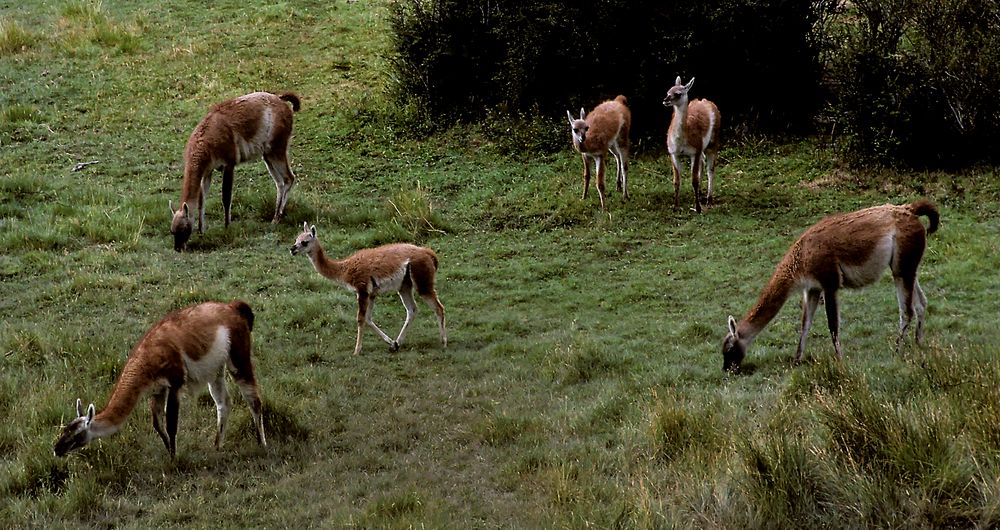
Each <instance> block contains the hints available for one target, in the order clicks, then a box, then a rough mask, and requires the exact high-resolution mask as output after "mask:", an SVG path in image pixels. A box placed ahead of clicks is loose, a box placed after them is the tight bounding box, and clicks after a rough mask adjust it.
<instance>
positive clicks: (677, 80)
mask: <svg viewBox="0 0 1000 530" xmlns="http://www.w3.org/2000/svg"><path fill="white" fill-rule="evenodd" d="M679 84H681V76H677V79H676V80H675V81H674V85H679Z"/></svg>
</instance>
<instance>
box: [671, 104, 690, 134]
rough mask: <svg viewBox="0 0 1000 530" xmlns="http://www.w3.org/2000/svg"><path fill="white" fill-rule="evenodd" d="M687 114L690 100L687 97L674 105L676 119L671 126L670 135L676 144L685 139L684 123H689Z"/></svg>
mask: <svg viewBox="0 0 1000 530" xmlns="http://www.w3.org/2000/svg"><path fill="white" fill-rule="evenodd" d="M687 113H688V99H687V97H685V98H684V99H682V100H680V101H678V102H677V104H676V105H674V118H673V122H672V123H671V124H670V133H671V134H672V135H673V137H674V141H675V142H680V141H681V140H683V138H684V123H685V122H686V121H687Z"/></svg>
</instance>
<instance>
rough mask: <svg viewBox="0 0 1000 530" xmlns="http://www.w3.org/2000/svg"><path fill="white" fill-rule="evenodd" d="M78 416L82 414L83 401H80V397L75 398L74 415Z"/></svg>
mask: <svg viewBox="0 0 1000 530" xmlns="http://www.w3.org/2000/svg"><path fill="white" fill-rule="evenodd" d="M80 416H83V402H82V401H80V398H76V417H77V418H79V417H80Z"/></svg>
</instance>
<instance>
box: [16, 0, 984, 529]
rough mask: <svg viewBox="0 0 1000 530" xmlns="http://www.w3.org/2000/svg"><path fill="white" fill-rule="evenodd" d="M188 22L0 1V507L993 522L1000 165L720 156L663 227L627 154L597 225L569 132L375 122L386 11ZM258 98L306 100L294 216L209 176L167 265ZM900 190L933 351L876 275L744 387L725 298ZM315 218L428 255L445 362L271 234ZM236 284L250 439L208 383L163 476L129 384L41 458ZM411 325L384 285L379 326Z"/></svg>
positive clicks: (739, 309)
mask: <svg viewBox="0 0 1000 530" xmlns="http://www.w3.org/2000/svg"><path fill="white" fill-rule="evenodd" d="M121 4H125V5H121ZM202 6H203V3H202V2H193V1H182V2H145V1H143V2H128V3H111V2H108V3H103V4H102V3H100V2H97V3H95V2H83V1H67V2H61V1H60V2H32V3H24V4H16V5H15V4H9V3H8V4H0V164H2V167H3V168H4V170H3V171H2V172H0V281H2V289H0V290H2V296H0V317H2V318H0V320H2V321H0V353H2V354H3V355H2V357H0V363H2V364H0V366H2V377H0V412H2V413H3V414H4V416H5V417H6V418H5V421H2V422H0V496H2V497H3V498H4V502H3V503H0V526H3V527H12V526H35V527H67V526H116V527H118V526H121V527H143V528H146V527H151V526H168V525H192V526H209V525H219V524H222V525H224V526H234V527H244V526H289V525H295V526H357V527H399V528H407V527H417V526H422V527H515V528H521V527H573V528H577V527H586V526H595V527H612V526H620V527H629V528H632V527H635V528H651V527H673V526H679V527H698V528H704V527H728V528H739V527H789V528H791V527H839V526H886V527H942V526H958V527H970V526H977V525H978V526H983V527H989V526H996V525H997V524H1000V500H998V499H1000V468H998V466H1000V454H998V452H997V447H998V443H1000V436H998V434H997V433H998V432H1000V430H998V429H997V426H998V425H1000V405H998V404H1000V390H998V389H1000V365H998V363H997V361H996V359H995V351H996V344H997V343H998V339H1000V332H998V330H997V327H996V326H995V325H993V323H992V321H991V317H992V316H993V315H995V314H996V313H997V309H998V307H997V302H996V295H995V290H996V288H997V285H998V283H997V275H996V272H995V271H996V270H998V269H1000V252H998V243H997V241H998V240H1000V222H998V221H997V216H996V211H997V208H998V206H1000V184H998V178H997V175H996V172H995V170H994V169H993V168H982V169H977V170H972V171H968V172H966V173H963V174H957V175H950V174H937V173H919V174H918V173H874V174H865V175H859V174H857V173H855V172H852V171H849V170H846V169H843V168H842V167H840V166H839V164H838V163H837V161H836V160H837V157H836V153H835V152H833V151H832V150H830V149H828V148H827V147H825V146H823V145H821V143H820V142H818V141H803V142H801V143H783V144H778V145H776V144H773V143H771V142H767V141H760V142H753V141H745V142H743V143H740V144H736V143H732V142H731V143H730V144H729V146H728V147H727V149H726V150H724V152H723V157H722V164H721V166H720V169H719V175H720V177H719V180H720V181H719V182H718V183H717V195H718V198H719V204H718V206H717V207H715V208H713V209H710V210H709V211H708V212H707V213H705V214H704V215H701V216H697V215H695V214H693V213H691V212H689V211H688V209H687V207H685V208H683V209H682V210H680V211H675V210H673V208H672V194H673V191H672V185H671V183H670V182H669V162H668V160H667V159H666V158H665V157H664V156H662V155H660V154H657V153H655V152H654V151H655V150H653V149H648V150H646V154H643V155H640V156H639V157H638V158H637V159H636V160H634V163H633V165H632V173H631V177H632V178H631V182H632V185H631V190H630V192H631V194H632V200H631V201H630V202H628V203H623V202H622V201H621V197H620V194H617V193H614V192H612V193H611V195H610V213H609V214H604V213H601V212H600V211H599V208H598V206H597V197H596V193H595V191H596V190H591V194H590V197H589V198H588V199H587V200H585V201H581V199H580V193H581V183H580V180H581V179H580V176H579V175H580V172H581V168H580V161H579V158H578V155H575V154H574V153H573V152H572V150H571V148H570V146H569V133H568V131H567V139H566V149H565V151H564V152H561V153H559V154H557V155H552V156H539V155H535V154H533V153H531V152H529V151H525V150H519V149H517V147H518V146H519V145H521V144H525V143H530V138H528V137H526V136H525V135H524V133H520V132H518V131H515V130H510V128H509V127H508V126H507V125H506V124H498V125H494V126H492V127H485V126H475V125H467V126H462V127H459V128H456V129H453V130H450V131H445V132H441V133H439V134H436V135H434V136H432V137H425V136H424V135H422V134H420V132H419V131H414V130H413V129H412V128H411V127H410V126H407V125H406V124H407V123H413V122H412V121H407V120H403V119H397V118H398V117H399V116H401V115H402V114H405V113H406V109H396V108H394V107H393V104H392V103H391V101H390V100H389V99H388V96H387V89H386V87H387V86H389V85H390V83H391V82H392V74H391V71H390V70H389V60H388V53H389V52H390V41H389V36H388V34H387V26H388V25H387V23H386V17H387V13H388V10H387V8H386V5H385V3H383V2H365V1H358V2H335V3H331V2H320V1H312V2H310V1H295V2H281V3H269V2H255V1H240V2H235V1H222V2H215V3H213V7H212V8H210V9H205V8H203V7H202ZM703 89H704V90H705V95H708V93H709V92H710V90H709V87H703ZM254 90H272V91H281V90H295V91H297V92H298V93H299V94H300V95H301V96H302V104H303V105H302V110H301V112H299V113H298V114H296V117H295V118H296V122H295V135H294V137H293V140H292V147H291V158H292V164H293V168H294V170H295V172H296V175H297V176H298V180H297V184H296V187H295V189H293V191H292V194H291V199H290V201H289V207H288V213H287V216H286V218H285V219H284V221H283V222H281V223H280V224H277V225H272V224H271V223H270V218H271V215H272V213H273V211H272V208H273V202H274V185H273V183H272V182H271V179H270V177H269V176H268V175H267V172H266V170H265V168H264V165H263V164H262V163H249V164H245V165H243V166H240V167H238V168H237V170H236V185H235V192H234V196H235V199H234V206H233V217H234V223H233V225H231V226H230V227H229V228H228V230H227V229H224V228H223V226H222V206H221V200H220V192H219V187H220V181H221V179H220V178H216V180H215V185H214V187H213V190H212V193H211V194H210V196H209V198H208V204H207V214H206V215H207V223H208V229H207V231H206V233H205V234H204V235H197V234H196V235H195V236H194V237H193V239H192V241H191V244H190V251H189V252H186V253H183V254H178V253H175V252H174V251H173V249H172V239H171V237H170V234H169V219H170V217H169V215H170V212H169V211H168V209H167V202H168V200H171V199H172V200H175V201H176V200H177V198H178V196H179V189H180V180H181V174H182V169H183V167H182V156H181V155H182V152H183V148H184V143H185V142H186V140H187V137H188V135H189V134H190V131H191V129H192V128H193V127H194V125H195V124H196V123H197V122H198V121H199V120H200V119H201V117H202V116H203V115H204V113H205V112H206V110H207V109H208V108H209V106H210V105H211V104H213V103H215V102H217V101H221V100H223V99H227V98H230V97H234V96H238V95H241V94H244V93H247V92H251V91H254ZM590 104H591V103H588V105H590ZM637 119H638V118H637ZM642 119H662V120H666V119H668V115H667V113H666V111H665V110H664V113H663V114H662V115H658V116H649V117H642ZM551 120H552V122H553V123H561V121H564V120H565V117H564V116H552V117H551ZM89 162H94V163H93V164H89V165H85V166H83V167H81V168H80V169H79V170H74V169H75V167H76V166H77V164H79V163H89ZM609 180H610V181H611V182H613V180H612V179H609ZM682 190H683V192H684V196H683V199H684V201H685V204H686V203H688V202H690V200H691V199H690V183H689V182H685V185H684V187H683V188H682ZM918 197H928V198H930V199H931V200H933V201H934V202H935V203H936V204H937V205H938V206H939V208H940V210H941V216H942V227H941V230H940V232H938V233H937V234H935V235H933V236H931V237H930V238H929V242H928V249H927V253H926V255H925V259H924V263H923V266H922V268H921V276H920V279H921V284H922V285H923V288H924V290H925V292H926V293H927V297H928V299H929V306H930V307H929V310H928V317H927V329H926V342H925V344H924V346H923V347H917V346H915V345H913V344H912V340H908V341H907V343H906V347H905V348H904V350H903V353H902V354H901V355H896V354H895V352H894V348H893V346H894V338H895V330H896V327H897V318H898V317H897V309H896V301H895V295H894V288H893V285H892V281H891V279H889V278H884V279H883V280H882V281H880V282H879V283H878V284H877V285H875V286H873V287H871V288H869V289H867V290H863V291H852V292H845V293H844V294H843V295H842V297H841V306H842V320H843V323H842V331H841V341H842V344H843V348H844V351H845V360H844V362H842V363H839V362H836V361H834V360H833V359H832V358H833V347H832V345H831V343H830V340H829V338H828V335H827V332H826V327H825V325H824V324H823V322H822V318H820V319H819V320H820V322H818V323H817V324H816V325H815V326H814V328H813V332H812V334H811V338H810V344H809V347H808V349H807V361H806V362H805V363H803V364H802V365H800V366H792V365H791V358H792V355H793V353H794V349H795V344H796V340H797V335H798V333H797V329H798V322H799V314H798V312H799V310H798V300H797V297H793V298H792V299H791V300H790V301H789V303H788V304H787V306H786V307H785V308H784V309H783V310H782V312H781V314H779V316H778V317H777V318H776V319H775V321H774V322H773V323H772V324H771V325H770V326H769V327H768V328H767V329H766V330H765V331H764V332H763V333H762V334H761V335H760V336H759V337H758V339H757V341H756V342H755V343H754V345H753V346H752V347H751V349H750V352H749V355H748V358H747V361H746V363H745V368H746V369H745V370H744V372H743V373H741V374H738V375H728V376H726V375H724V374H723V373H722V372H721V370H720V368H721V366H722V357H721V353H720V346H721V340H722V337H723V335H724V333H725V329H726V327H725V323H726V317H727V316H728V315H730V314H732V315H736V316H737V317H739V316H740V315H742V314H743V313H744V312H745V311H746V310H747V309H749V308H750V306H751V305H752V304H753V302H754V300H755V299H756V296H757V293H758V292H759V289H760V288H761V287H763V285H764V284H765V283H766V281H767V279H768V277H769V275H770V274H771V272H772V270H773V267H774V265H775V264H776V263H777V261H778V260H779V258H780V257H781V255H782V254H783V252H784V251H785V249H786V248H787V247H788V245H789V244H790V243H791V242H792V241H793V240H794V238H795V237H796V236H797V235H798V234H799V233H801V232H802V231H803V230H804V229H805V228H806V227H808V226H809V225H811V224H812V223H814V222H815V221H817V220H818V219H820V218H821V217H822V216H824V215H826V214H828V213H831V212H836V211H847V210H853V209H857V208H861V207H866V206H870V205H875V204H882V203H886V202H897V203H902V202H907V201H911V200H914V199H916V198H918ZM303 221H306V222H309V223H315V224H316V225H317V228H318V230H319V235H320V238H321V239H322V240H323V242H324V245H325V247H326V249H327V252H328V253H329V254H331V255H338V256H339V255H346V254H348V253H350V252H353V251H354V250H356V249H358V248H362V247H365V246H370V245H374V244H377V243H382V242H388V241H397V240H407V241H415V242H418V243H421V244H427V245H429V246H432V247H433V248H434V249H435V250H436V251H437V252H438V255H439V257H440V259H441V269H440V273H439V275H438V291H439V294H440V296H441V300H442V302H443V303H444V305H445V306H446V308H447V311H448V322H449V339H450V340H449V345H448V348H447V349H444V348H442V347H441V346H440V344H439V343H438V337H437V329H436V324H435V322H434V317H433V313H432V312H431V311H430V310H429V309H428V308H427V307H426V306H424V305H421V306H420V312H419V313H418V316H417V319H416V322H414V324H413V327H412V328H411V331H410V333H409V335H408V339H407V342H406V343H405V344H404V345H403V347H402V348H401V350H400V351H399V352H397V353H390V352H389V351H388V349H387V347H386V346H385V344H383V343H381V341H379V339H378V338H377V337H376V336H375V335H374V334H373V333H372V332H370V331H368V332H366V335H365V348H364V351H363V352H362V354H361V355H359V356H353V355H351V351H352V348H353V344H354V311H355V305H354V304H355V301H354V297H353V295H351V293H349V292H347V291H345V290H343V289H341V288H339V287H337V286H336V285H334V284H333V283H332V282H330V281H328V280H326V279H324V278H322V277H320V276H319V275H318V274H316V273H315V272H314V271H313V269H312V267H311V266H310V265H309V263H308V262H307V260H306V259H304V258H301V257H292V256H290V255H289V253H288V247H289V246H290V245H291V243H292V242H293V240H294V238H295V236H296V234H297V233H298V232H299V230H300V229H301V225H302V223H303ZM233 298H242V299H244V300H246V301H247V302H249V303H250V305H251V306H252V307H253V308H254V311H255V312H256V315H257V323H256V326H255V329H254V340H255V346H254V354H255V359H256V363H257V373H258V378H259V380H260V384H261V388H262V393H263V398H264V401H265V425H266V430H267V433H268V439H269V443H270V445H269V447H267V448H266V449H261V448H259V447H257V445H256V442H255V441H254V439H253V430H252V425H251V422H250V415H249V413H248V411H247V410H246V407H244V406H243V405H242V403H240V402H238V398H237V395H238V394H237V391H236V388H235V386H233V385H231V388H230V394H231V396H232V397H233V398H234V407H233V413H232V415H231V417H230V427H229V434H228V436H227V442H226V445H225V447H224V448H223V450H221V451H216V450H214V449H213V448H212V439H213V431H214V429H215V426H214V425H215V410H214V405H213V403H212V400H211V398H210V397H209V396H208V393H207V392H206V390H205V389H204V388H192V389H189V391H188V393H187V394H186V395H185V396H184V399H183V400H182V404H181V420H180V423H181V426H180V435H179V438H178V455H177V458H176V460H174V461H171V460H170V459H169V457H168V455H167V453H166V451H165V450H164V448H163V446H162V443H161V442H160V440H159V438H158V437H157V436H156V435H155V434H154V433H153V430H152V428H151V426H150V414H149V411H148V407H147V406H146V404H145V403H142V404H141V406H139V407H137V408H136V410H135V411H134V412H133V413H132V416H131V417H130V419H129V421H128V422H127V423H126V425H125V427H124V428H123V429H122V431H121V432H119V433H118V434H116V435H114V436H112V437H109V438H106V439H104V440H101V441H97V442H95V443H93V444H92V445H91V446H89V447H87V448H84V449H83V450H82V451H80V452H78V453H75V454H72V455H70V456H69V457H68V458H57V457H55V456H53V454H52V444H53V442H54V440H55V436H56V434H57V433H58V431H59V428H60V426H61V425H62V424H64V423H66V422H68V421H69V420H71V419H72V417H73V416H74V411H73V406H74V402H75V400H76V398H77V397H80V398H82V399H83V400H84V401H85V402H94V403H95V404H96V405H97V407H98V408H101V407H102V406H103V405H104V403H105V402H106V400H107V397H108V394H109V392H110V389H111V387H112V385H113V383H114V381H115V380H116V378H117V375H118V373H119V370H120V368H121V365H122V363H123V360H124V358H125V356H126V355H127V353H128V351H129V350H130V348H131V347H132V346H133V345H134V344H135V342H136V341H137V340H138V339H139V338H140V337H141V336H142V334H143V333H144V332H145V331H146V330H147V329H148V328H149V326H150V325H152V324H153V323H154V322H156V321H157V320H158V319H159V318H161V317H162V316H163V315H164V314H166V313H167V312H169V311H171V310H173V309H176V308H179V307H183V306H185V305H188V304H191V303H195V302H199V301H203V300H209V299H221V300H230V299H233ZM403 316H404V312H403V308H402V307H401V305H400V304H399V303H398V301H396V299H395V297H390V296H386V297H384V298H381V299H380V300H379V305H378V308H377V310H376V317H377V321H378V322H379V324H380V325H381V326H382V327H383V328H385V329H387V331H388V332H389V333H391V334H394V333H395V332H396V331H397V330H398V328H399V326H400V325H401V324H402V321H403Z"/></svg>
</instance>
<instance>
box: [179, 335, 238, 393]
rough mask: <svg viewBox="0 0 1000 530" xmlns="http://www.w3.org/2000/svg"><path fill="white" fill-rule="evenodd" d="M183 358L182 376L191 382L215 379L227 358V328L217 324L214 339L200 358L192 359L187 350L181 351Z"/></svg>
mask: <svg viewBox="0 0 1000 530" xmlns="http://www.w3.org/2000/svg"><path fill="white" fill-rule="evenodd" d="M181 358H182V359H184V377H185V379H186V380H188V381H190V382H193V383H204V382H207V381H210V380H212V379H215V377H216V376H218V375H219V370H220V369H221V368H222V366H223V365H224V364H225V363H226V361H227V360H229V330H228V329H226V327H225V326H219V328H218V329H217V330H216V331H215V339H214V340H213V341H212V344H211V345H210V346H209V348H208V351H207V352H205V355H203V356H202V357H201V358H200V359H197V360H195V359H192V358H191V357H189V356H188V354H187V352H181Z"/></svg>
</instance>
